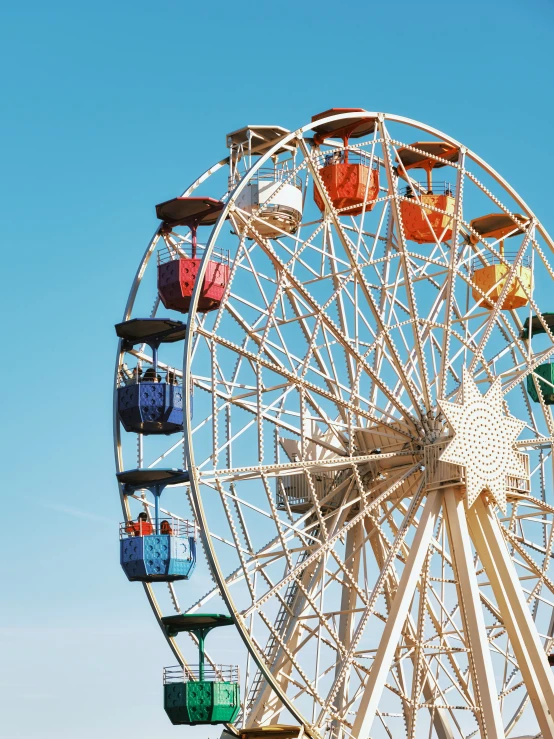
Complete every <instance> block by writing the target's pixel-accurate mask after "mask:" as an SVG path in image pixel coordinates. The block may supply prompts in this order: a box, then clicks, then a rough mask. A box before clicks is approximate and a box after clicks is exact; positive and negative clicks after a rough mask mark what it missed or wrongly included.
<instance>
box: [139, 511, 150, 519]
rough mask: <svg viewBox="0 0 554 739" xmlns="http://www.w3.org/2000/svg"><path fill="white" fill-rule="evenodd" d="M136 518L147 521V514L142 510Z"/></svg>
mask: <svg viewBox="0 0 554 739" xmlns="http://www.w3.org/2000/svg"><path fill="white" fill-rule="evenodd" d="M138 520H139V521H148V516H147V515H146V513H145V512H144V511H143V512H142V513H139V515H138Z"/></svg>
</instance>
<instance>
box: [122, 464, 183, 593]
mask: <svg viewBox="0 0 554 739" xmlns="http://www.w3.org/2000/svg"><path fill="white" fill-rule="evenodd" d="M117 478H118V480H119V482H120V483H121V484H122V486H123V493H124V494H125V495H130V494H132V493H134V492H135V491H136V490H144V489H147V490H150V492H151V493H152V494H153V495H154V511H155V513H154V521H153V522H151V521H149V520H147V519H145V520H144V521H142V520H138V521H136V522H135V521H127V522H124V523H122V524H121V526H120V562H121V566H122V568H123V571H124V572H125V574H126V575H127V578H128V579H129V580H131V581H139V582H174V581H175V580H188V579H189V577H190V576H191V574H192V572H193V571H194V568H195V566H196V531H195V526H194V524H191V523H189V522H188V521H184V520H182V519H176V518H163V517H161V516H160V511H159V499H160V495H161V494H162V491H163V489H164V488H165V487H166V486H168V485H178V484H182V483H183V482H188V479H189V476H188V472H186V471H184V470H176V469H157V468H156V469H137V470H128V471H125V472H120V473H119V474H118V475H117Z"/></svg>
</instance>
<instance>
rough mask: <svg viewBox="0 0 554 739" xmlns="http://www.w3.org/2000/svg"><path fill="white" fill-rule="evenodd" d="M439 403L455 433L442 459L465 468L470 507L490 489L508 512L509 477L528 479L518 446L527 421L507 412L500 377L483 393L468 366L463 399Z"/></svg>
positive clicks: (502, 508) (464, 375)
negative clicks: (507, 481)
mask: <svg viewBox="0 0 554 739" xmlns="http://www.w3.org/2000/svg"><path fill="white" fill-rule="evenodd" d="M438 403H439V406H440V408H441V410H442V412H443V413H444V415H445V416H446V420H447V421H448V424H449V425H450V426H451V428H452V431H453V432H454V438H453V439H452V440H451V441H450V442H449V443H448V445H447V447H446V449H445V450H444V451H443V453H442V454H441V456H440V458H439V459H440V461H441V462H449V463H450V464H457V465H459V466H460V467H464V468H465V480H466V503H467V507H468V508H471V506H472V505H473V504H474V503H475V500H476V499H477V497H478V496H479V495H480V494H481V493H482V492H483V490H488V491H489V492H490V494H491V495H492V496H493V498H494V499H495V501H496V502H497V504H498V506H499V508H500V509H501V510H502V511H503V512H504V513H505V512H506V477H507V476H508V475H511V476H513V477H517V478H526V477H527V471H526V469H525V465H524V463H523V460H522V454H521V453H520V452H518V451H517V450H516V449H515V448H514V442H515V440H516V439H517V437H518V436H519V435H520V433H521V432H522V430H523V428H524V426H525V423H523V422H522V421H519V420H518V419H517V418H514V417H513V416H509V415H506V414H505V413H504V409H503V396H502V388H501V384H500V379H499V378H497V379H496V380H495V381H494V382H493V384H492V385H491V386H490V388H489V389H488V391H487V392H486V393H485V395H481V393H480V392H479V389H478V388H477V385H476V384H475V381H474V379H473V377H472V376H471V375H470V374H469V372H468V371H467V369H466V368H465V367H464V370H463V375H462V402H461V403H449V402H447V401H446V400H439V401H438Z"/></svg>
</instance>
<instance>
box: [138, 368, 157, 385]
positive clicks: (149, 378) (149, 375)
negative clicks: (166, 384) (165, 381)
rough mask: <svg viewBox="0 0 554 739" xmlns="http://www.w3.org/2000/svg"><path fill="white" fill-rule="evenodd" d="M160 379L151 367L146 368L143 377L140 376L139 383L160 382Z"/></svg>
mask: <svg viewBox="0 0 554 739" xmlns="http://www.w3.org/2000/svg"><path fill="white" fill-rule="evenodd" d="M161 381H162V378H161V377H160V375H157V374H156V372H155V370H154V368H153V367H148V369H147V370H146V372H145V373H144V375H143V376H142V379H141V382H161Z"/></svg>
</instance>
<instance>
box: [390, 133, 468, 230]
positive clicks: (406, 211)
mask: <svg viewBox="0 0 554 739" xmlns="http://www.w3.org/2000/svg"><path fill="white" fill-rule="evenodd" d="M413 149H417V150H418V151H413ZM458 154H459V151H458V149H457V148H456V147H454V146H452V145H451V144H447V143H446V142H444V141H416V142H415V144H411V145H410V148H409V149H408V148H402V149H399V150H398V156H397V161H398V163H399V166H398V174H399V175H400V176H401V177H404V178H405V179H408V181H409V185H408V187H407V188H406V192H405V198H406V199H403V200H401V201H400V215H401V217H402V225H403V228H404V235H405V236H406V238H407V239H409V240H410V241H416V242H417V243H418V244H433V243H435V241H447V240H448V239H450V238H451V237H452V224H453V219H454V206H455V202H456V200H455V197H454V191H453V188H452V187H451V186H450V185H449V184H448V183H446V182H445V183H443V184H442V185H437V184H435V186H433V170H434V169H438V168H440V167H445V166H446V165H447V162H455V161H457V159H458ZM436 157H440V159H441V160H443V161H440V160H439V159H437V158H436ZM411 169H423V170H425V172H426V174H427V183H426V185H427V186H426V189H425V187H420V188H419V191H417V190H418V189H417V185H416V183H413V182H411V181H410V180H409V177H408V175H407V172H408V171H409V170H411Z"/></svg>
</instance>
